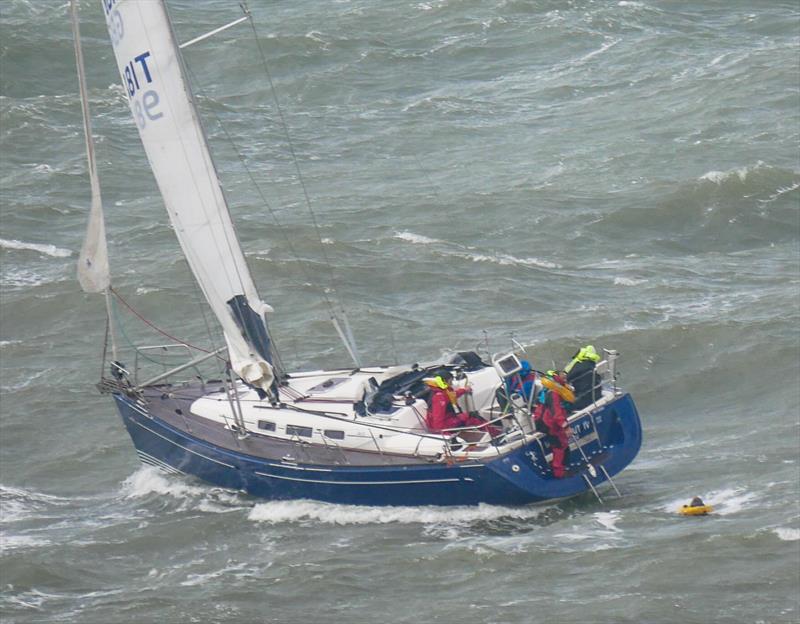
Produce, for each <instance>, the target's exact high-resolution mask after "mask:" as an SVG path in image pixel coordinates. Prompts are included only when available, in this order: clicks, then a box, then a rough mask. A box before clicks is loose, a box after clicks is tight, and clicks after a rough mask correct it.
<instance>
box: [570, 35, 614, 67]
mask: <svg viewBox="0 0 800 624" xmlns="http://www.w3.org/2000/svg"><path fill="white" fill-rule="evenodd" d="M620 41H621V40H620V39H613V40H612V41H609V42H607V43H604V44H603V45H601V46H600V47H599V48H597V50H593V51H592V52H589V54H586V55H584V56H582V57H581V58H579V59H578V61H577V63H583V62H584V61H588V60H589V59H591V58H594V57H595V56H598V55H599V54H602V53H603V52H605V51H606V50H608V49H610V48H613V47H614V46H615V45H617V44H618V43H619V42H620ZM577 63H576V64H577Z"/></svg>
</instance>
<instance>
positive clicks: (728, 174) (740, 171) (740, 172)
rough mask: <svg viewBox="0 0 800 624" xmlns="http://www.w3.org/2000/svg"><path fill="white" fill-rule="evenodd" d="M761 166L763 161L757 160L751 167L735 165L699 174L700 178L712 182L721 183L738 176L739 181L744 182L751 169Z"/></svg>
mask: <svg viewBox="0 0 800 624" xmlns="http://www.w3.org/2000/svg"><path fill="white" fill-rule="evenodd" d="M763 166H764V163H763V162H761V161H758V162H757V163H756V164H755V166H753V167H737V168H735V169H729V170H728V171H708V172H707V173H704V174H703V175H701V176H700V179H701V180H706V181H708V182H713V183H714V184H722V183H723V182H725V180H729V179H732V178H739V181H741V182H744V181H745V180H747V176H748V175H749V174H750V173H751V172H752V171H755V170H757V169H760V168H761V167H763Z"/></svg>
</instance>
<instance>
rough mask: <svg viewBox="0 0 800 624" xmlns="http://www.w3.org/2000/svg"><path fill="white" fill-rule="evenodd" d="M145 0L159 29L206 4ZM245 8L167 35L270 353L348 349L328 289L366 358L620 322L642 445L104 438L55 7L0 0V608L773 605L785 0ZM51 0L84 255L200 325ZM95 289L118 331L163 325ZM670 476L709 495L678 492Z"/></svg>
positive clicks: (793, 23)
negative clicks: (102, 230)
mask: <svg viewBox="0 0 800 624" xmlns="http://www.w3.org/2000/svg"><path fill="white" fill-rule="evenodd" d="M169 4H170V10H171V14H172V17H173V20H174V23H175V30H176V32H177V35H178V38H179V39H180V40H182V41H186V40H188V39H190V38H193V37H195V36H197V35H199V34H202V33H205V32H207V31H210V30H212V29H214V28H216V27H218V26H221V25H223V24H225V23H228V22H230V21H232V20H234V19H236V18H237V17H239V16H240V15H241V12H240V9H239V7H238V3H237V2H233V1H222V0H197V1H190V0H180V1H177V2H170V3H169ZM250 5H251V9H252V12H253V16H254V24H255V32H254V30H253V28H251V27H250V26H249V25H248V24H242V25H240V26H237V27H235V28H233V29H231V30H228V31H225V32H223V33H220V34H219V35H217V36H215V37H213V38H211V39H208V40H206V41H204V42H202V43H199V44H196V45H194V46H192V47H190V48H187V49H186V51H185V60H186V63H187V64H188V67H189V68H190V73H191V81H192V84H193V87H194V90H195V94H196V96H197V100H198V103H199V106H200V110H201V114H202V116H203V120H204V122H205V125H206V129H207V132H208V135H209V138H210V142H211V144H212V148H213V150H214V154H215V158H216V161H217V165H218V167H219V170H220V177H221V179H222V182H223V185H224V186H225V189H226V192H227V194H228V196H229V198H230V203H231V211H232V213H233V215H234V218H235V221H236V222H237V224H238V226H239V235H240V238H241V240H242V245H243V247H244V249H245V250H246V254H247V257H248V260H249V263H250V265H251V268H252V271H253V273H254V276H255V280H256V282H257V284H258V287H259V290H260V292H261V295H262V297H263V298H264V299H265V300H266V301H268V302H269V303H270V304H271V305H272V306H273V307H274V308H275V314H274V315H273V316H272V329H273V333H274V334H275V338H276V342H277V343H278V346H279V348H280V349H281V351H282V355H283V358H284V360H286V361H287V362H288V363H289V364H290V366H291V367H292V368H296V369H304V368H312V367H320V366H338V365H341V364H342V362H346V361H347V359H346V353H344V351H343V349H342V348H341V346H340V345H339V342H338V339H337V337H336V333H335V331H334V330H333V328H332V327H331V325H330V323H329V322H328V320H327V319H328V316H327V310H326V308H325V305H324V303H323V301H324V298H325V296H326V295H330V294H331V293H332V292H334V291H335V295H336V296H337V297H338V299H339V300H341V302H342V303H343V305H344V306H345V308H346V310H347V313H348V316H349V318H350V322H351V324H352V326H353V331H354V333H355V336H356V340H357V342H358V345H359V348H360V349H361V351H362V353H363V355H364V357H365V359H366V360H369V361H370V362H374V363H392V362H394V361H399V362H413V361H418V360H429V359H432V358H435V357H438V356H439V355H440V354H442V353H443V352H445V351H446V350H449V349H454V348H455V349H462V350H464V349H474V348H478V347H486V346H487V345H488V346H489V348H490V349H491V350H493V351H500V350H503V349H507V348H509V347H510V345H511V344H512V343H511V341H512V339H514V340H518V341H520V342H527V343H531V344H533V347H532V348H531V349H530V350H529V356H530V359H531V360H532V361H533V362H534V364H535V365H537V366H540V367H547V366H549V364H550V363H551V361H555V362H556V363H563V362H564V361H565V360H566V358H568V356H569V355H570V354H571V353H572V352H573V351H574V350H575V349H576V348H577V347H579V346H580V345H581V344H585V343H586V342H589V341H591V342H592V343H593V344H594V345H596V346H597V347H598V348H599V347H611V348H616V349H617V350H619V351H620V353H621V354H622V356H621V359H620V367H621V370H622V378H621V383H622V385H623V386H624V388H625V389H626V390H628V391H630V392H631V393H632V394H633V396H634V398H635V400H636V402H637V405H638V407H639V410H640V413H641V416H642V421H643V426H644V433H645V441H644V445H643V447H642V450H641V453H640V455H639V456H638V458H637V460H636V461H635V462H634V463H633V464H632V465H631V466H630V467H629V468H628V469H627V470H626V471H625V472H623V473H622V474H621V475H619V477H617V479H616V481H617V485H618V486H619V488H620V490H621V491H622V494H623V496H622V498H619V499H617V498H614V497H613V496H611V495H609V496H607V497H606V501H605V504H600V503H599V502H598V501H597V500H595V499H594V498H593V497H592V496H591V495H587V496H582V497H578V498H576V499H572V500H569V501H567V502H561V503H558V504H551V505H544V506H533V507H525V508H503V507H492V506H480V507H477V508H466V507H465V508H455V509H437V508H359V507H346V506H336V505H328V504H322V503H316V502H311V501H295V502H269V501H262V500H256V499H253V498H249V497H247V496H244V495H241V494H238V493H236V492H230V491H224V490H219V489H214V488H210V487H207V486H205V485H203V484H201V483H199V482H196V481H192V480H189V479H185V478H181V477H175V476H169V475H164V474H161V473H158V472H156V471H155V470H154V469H152V468H149V467H144V466H142V465H140V464H139V463H138V460H137V457H136V454H135V452H134V450H133V447H132V445H131V443H130V441H129V439H128V437H127V434H126V432H125V430H124V428H123V426H122V424H121V422H120V420H119V418H118V417H117V415H116V413H115V409H114V406H113V405H112V402H111V400H110V399H108V398H107V397H101V396H99V395H98V393H97V392H96V390H95V388H94V384H95V383H96V382H97V380H98V378H99V375H100V366H101V362H100V360H101V355H102V343H103V338H104V319H105V308H104V303H103V300H102V298H100V297H98V296H91V295H85V294H83V293H82V292H81V291H80V288H79V286H78V283H77V281H76V278H75V262H76V260H77V254H78V250H79V249H80V245H81V241H82V236H83V230H84V227H85V221H86V217H87V211H88V206H89V184H88V179H87V167H86V161H85V157H84V145H83V136H82V127H81V114H80V104H79V98H78V92H77V79H76V75H75V64H74V56H73V51H72V38H71V32H70V26H69V20H68V14H67V5H66V3H65V2H64V0H44V1H41V2H34V1H30V0H4V2H3V3H2V6H1V7H0V140H1V141H2V145H1V146H0V193H1V195H0V199H1V202H0V205H1V206H2V215H1V216H2V221H1V223H0V225H1V226H2V233H0V279H1V281H0V287H1V288H2V290H1V291H0V295H1V298H0V313H1V316H0V323H1V324H0V390H1V391H2V398H1V400H0V531H1V533H0V621H2V622H4V623H6V622H8V623H9V624H10V623H20V624H22V623H28V622H31V623H33V622H81V623H98V624H100V623H103V624H111V623H128V622H146V623H149V622H158V623H165V622H175V623H183V622H226V623H227V622H244V623H250V622H254V623H255V622H275V623H305V622H313V623H320V624H323V623H328V622H352V623H374V622H387V623H389V622H390V623H393V624H394V623H397V624H401V623H409V624H411V623H417V622H437V623H442V624H452V623H457V622H474V623H487V624H488V623H499V624H507V623H517V622H519V623H528V622H553V623H575V624H578V623H580V624H584V623H585V624H592V623H601V624H605V623H637V624H638V623H642V622H644V623H647V622H651V623H671V622H685V623H698V624H699V623H704V624H705V623H709V622H714V623H716V622H720V623H732V624H733V623H736V624H739V623H751V624H760V623H765V624H766V623H769V624H771V623H796V622H798V621H800V7H799V6H798V4H797V2H794V1H787V2H778V1H764V2H743V1H738V0H731V1H729V2H712V1H708V0H695V1H692V2H689V1H682V0H672V1H666V0H643V1H619V0H613V1H612V0H594V1H592V0H581V1H579V0H562V1H556V0H550V1H546V0H489V1H478V0H428V1H413V0H412V1H410V2H397V1H393V0H392V1H387V0H383V1H378V0H338V1H335V2H309V1H307V0H298V1H296V2H275V1H273V0H250ZM81 9H82V33H83V38H84V48H85V51H84V53H85V56H86V63H87V70H88V74H89V97H90V101H91V102H90V103H91V107H92V111H93V118H94V134H95V140H96V143H97V153H98V158H99V167H100V178H101V184H102V190H103V198H104V204H105V208H106V218H107V228H108V235H109V247H110V256H111V264H112V271H113V274H114V284H115V288H116V289H117V291H118V292H119V293H120V295H121V296H123V297H124V298H125V300H126V301H128V302H129V303H131V305H133V306H134V307H135V308H136V309H137V311H138V312H139V313H140V314H141V315H142V316H143V317H145V318H147V319H148V320H151V321H152V322H154V323H156V324H158V326H159V327H161V328H162V329H163V330H164V331H166V332H167V333H169V334H171V335H175V336H180V337H182V338H184V339H191V340H198V341H199V340H202V339H203V337H204V336H205V332H206V326H205V322H204V317H203V315H202V314H200V313H199V306H200V303H199V300H198V295H197V289H196V287H195V286H194V285H193V282H192V279H191V277H190V276H189V274H188V271H187V268H186V264H185V262H184V260H183V258H182V256H181V254H180V251H179V248H178V245H177V243H176V241H175V238H174V235H173V233H172V231H171V229H170V227H169V225H168V221H167V217H166V214H165V212H164V210H163V205H162V203H161V200H160V197H159V195H158V192H157V189H156V187H155V183H154V180H153V177H152V175H151V174H150V172H149V170H148V167H147V161H146V159H145V156H144V152H143V150H142V148H141V144H140V142H139V139H138V136H137V134H136V131H135V127H134V125H133V123H132V121H131V118H130V115H129V112H128V110H127V105H126V101H125V94H124V92H123V90H122V88H121V86H120V82H119V76H118V75H116V68H115V64H114V61H113V56H112V50H111V45H110V43H109V41H108V37H107V34H106V32H105V25H104V20H103V16H102V10H101V6H100V2H99V0H98V1H97V2H88V1H86V0H82V1H81ZM256 37H257V39H256ZM259 45H260V46H261V49H263V51H264V54H265V57H266V59H267V61H268V69H269V75H270V77H271V79H272V82H273V85H274V92H273V90H272V89H270V84H269V82H270V81H269V79H268V77H267V75H266V73H265V69H264V66H263V64H262V61H261V56H260V54H259ZM276 101H277V102H278V103H279V104H280V109H281V112H282V115H283V120H284V121H285V124H286V127H287V128H288V131H289V132H288V136H289V137H290V139H289V141H287V138H286V133H285V132H284V128H283V126H282V123H281V115H280V114H279V113H278V110H277V107H276ZM292 151H293V152H294V153H295V155H296V158H297V165H298V167H299V170H300V171H301V173H302V181H303V183H304V185H305V189H306V191H307V193H308V196H309V198H310V205H311V211H313V216H312V215H311V214H310V212H309V206H308V204H307V203H306V202H305V199H304V195H303V189H302V187H301V185H300V182H299V179H298V176H297V169H296V168H295V162H294V161H293V159H292V157H291V154H292ZM314 221H316V222H317V223H318V226H319V227H318V229H317V228H315V227H314V225H313V223H314ZM331 268H332V272H331V270H330V269H331ZM326 289H327V290H326ZM120 318H121V320H120V327H119V328H118V329H119V330H120V331H121V332H122V333H123V334H124V336H122V335H121V336H120V337H119V340H120V343H121V345H122V346H125V345H126V344H127V342H126V341H128V340H130V341H132V342H140V341H141V342H146V341H149V342H150V343H151V344H152V343H158V342H159V341H161V340H164V338H163V336H153V335H152V334H150V333H148V332H149V331H150V330H149V328H148V326H146V325H144V324H143V323H141V322H140V321H139V320H138V318H136V317H133V316H131V315H124V314H121V315H120ZM694 495H700V496H702V497H704V498H705V499H706V501H707V502H709V503H711V504H712V505H713V506H714V507H715V513H713V514H712V515H711V516H708V517H703V518H683V517H679V516H677V515H676V513H675V511H676V509H677V508H678V507H679V506H680V505H681V504H683V503H685V502H688V500H689V499H690V498H691V497H692V496H694Z"/></svg>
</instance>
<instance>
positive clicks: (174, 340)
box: [109, 287, 212, 353]
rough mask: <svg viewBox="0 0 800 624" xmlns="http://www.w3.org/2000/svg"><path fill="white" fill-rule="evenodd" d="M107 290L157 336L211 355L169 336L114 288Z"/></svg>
mask: <svg viewBox="0 0 800 624" xmlns="http://www.w3.org/2000/svg"><path fill="white" fill-rule="evenodd" d="M109 290H110V291H111V293H112V294H113V295H114V297H116V299H118V300H119V301H120V303H122V305H124V306H125V307H126V308H128V310H129V311H130V312H131V313H132V314H133V315H134V316H135V317H136V318H138V319H139V320H140V321H142V322H143V323H144V324H145V325H147V326H148V327H150V328H151V329H154V330H155V331H157V332H158V333H159V334H161V335H162V336H164V337H165V338H168V339H169V340H172V341H173V342H177V343H178V344H182V345H183V346H185V347H189V348H190V349H196V350H197V351H202V352H203V353H212V351H209V350H208V349H204V348H203V347H198V346H197V345H193V344H191V343H189V342H186V341H185V340H181V339H180V338H176V337H175V336H173V335H172V334H169V333H167V332H165V331H164V330H163V329H161V328H160V327H158V326H156V325H155V324H153V323H152V322H150V321H149V320H147V319H146V318H145V317H144V316H142V315H141V314H140V313H139V312H138V311H137V310H135V309H134V308H133V307H132V306H131V305H130V304H129V303H128V302H127V301H125V299H124V298H123V297H122V295H120V294H119V293H118V292H117V291H116V290H114V288H111V287H109ZM120 331H122V329H121V328H120ZM122 334H123V335H125V333H124V331H122ZM125 338H126V339H127V340H128V342H129V343H130V339H129V338H128V337H127V336H125ZM132 344H133V343H131V345H132Z"/></svg>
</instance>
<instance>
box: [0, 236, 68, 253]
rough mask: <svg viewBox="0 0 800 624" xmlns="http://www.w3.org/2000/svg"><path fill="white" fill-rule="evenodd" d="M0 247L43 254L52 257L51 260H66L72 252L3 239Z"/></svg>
mask: <svg viewBox="0 0 800 624" xmlns="http://www.w3.org/2000/svg"><path fill="white" fill-rule="evenodd" d="M0 247H2V248H3V249H16V250H21V251H36V252H38V253H41V254H44V255H46V256H52V257H53V258H68V257H69V256H71V255H72V252H71V251H70V250H69V249H62V248H61V247H56V246H55V245H43V244H39V243H26V242H23V241H18V240H13V239H12V240H8V239H5V238H0Z"/></svg>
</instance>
